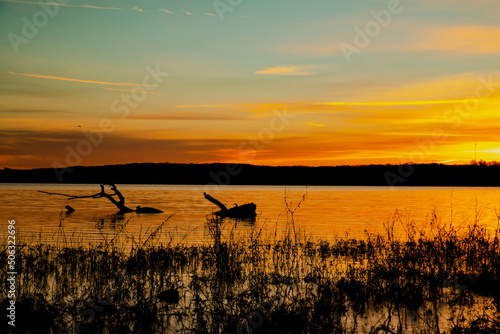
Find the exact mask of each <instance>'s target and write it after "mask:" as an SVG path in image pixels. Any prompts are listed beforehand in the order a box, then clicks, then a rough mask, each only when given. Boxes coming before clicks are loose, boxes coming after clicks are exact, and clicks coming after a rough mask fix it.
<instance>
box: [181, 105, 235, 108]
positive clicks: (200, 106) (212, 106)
mask: <svg viewBox="0 0 500 334" xmlns="http://www.w3.org/2000/svg"><path fill="white" fill-rule="evenodd" d="M176 107H177V108H227V107H231V106H230V105H228V104H180V105H176Z"/></svg>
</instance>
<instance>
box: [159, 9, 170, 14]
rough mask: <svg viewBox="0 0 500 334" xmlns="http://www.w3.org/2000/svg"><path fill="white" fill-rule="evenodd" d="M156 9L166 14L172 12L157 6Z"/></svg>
mask: <svg viewBox="0 0 500 334" xmlns="http://www.w3.org/2000/svg"><path fill="white" fill-rule="evenodd" d="M158 11H159V12H164V13H167V14H173V13H172V12H171V11H169V10H168V9H163V8H158Z"/></svg>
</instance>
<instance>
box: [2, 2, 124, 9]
mask: <svg viewBox="0 0 500 334" xmlns="http://www.w3.org/2000/svg"><path fill="white" fill-rule="evenodd" d="M0 1H1V2H12V3H23V4H28V5H38V6H39V5H40V4H43V5H45V6H60V7H75V8H91V9H109V10H124V9H122V8H116V7H99V6H91V5H68V4H64V3H59V2H47V3H42V2H32V1H17V0H0Z"/></svg>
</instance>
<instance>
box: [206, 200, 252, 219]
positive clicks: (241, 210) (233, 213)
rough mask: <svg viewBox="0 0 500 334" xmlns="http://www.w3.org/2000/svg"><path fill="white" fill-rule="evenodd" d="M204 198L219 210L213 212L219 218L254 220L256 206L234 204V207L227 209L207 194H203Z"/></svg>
mask: <svg viewBox="0 0 500 334" xmlns="http://www.w3.org/2000/svg"><path fill="white" fill-rule="evenodd" d="M203 194H204V195H205V198H206V199H207V200H209V201H210V202H212V203H214V204H215V205H217V206H218V207H219V208H220V210H219V211H216V212H214V213H213V214H214V215H216V216H219V217H221V218H241V219H252V220H253V219H255V217H256V216H257V213H256V212H255V211H256V209H257V205H255V204H254V203H247V204H243V205H238V204H236V205H235V206H234V207H232V208H230V209H228V208H227V207H226V206H225V205H224V204H222V203H221V202H220V201H218V200H217V199H215V198H213V197H212V196H210V195H209V194H207V193H203Z"/></svg>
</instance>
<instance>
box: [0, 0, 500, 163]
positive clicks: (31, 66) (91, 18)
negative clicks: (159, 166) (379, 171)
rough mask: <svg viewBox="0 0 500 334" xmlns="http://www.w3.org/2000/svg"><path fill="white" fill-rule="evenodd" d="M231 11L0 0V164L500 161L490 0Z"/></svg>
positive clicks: (495, 22)
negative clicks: (393, 7)
mask: <svg viewBox="0 0 500 334" xmlns="http://www.w3.org/2000/svg"><path fill="white" fill-rule="evenodd" d="M231 8H232V9H231V10H226V11H222V12H221V10H220V9H217V8H216V7H214V5H213V4H212V2H210V1H209V2H203V3H202V2H199V1H191V0H190V1H183V2H175V1H167V2H164V1H163V2H160V1H149V0H148V1H146V2H143V3H142V2H141V3H140V4H138V3H135V2H130V1H126V2H123V1H117V0H109V1H105V2H102V1H101V2H96V1H92V0H79V1H77V2H71V3H63V2H60V3H59V2H53V3H49V2H47V3H46V5H45V6H42V5H40V4H39V3H38V2H32V1H15V0H0V20H1V21H2V25H1V26H0V30H1V35H2V36H3V38H2V39H1V41H0V59H2V62H1V63H0V87H1V89H0V101H2V102H1V104H0V119H1V121H0V167H8V168H34V167H53V166H54V163H56V164H59V165H62V166H67V165H72V164H81V165H102V164H118V163H131V162H185V163H190V162H197V163H204V162H239V163H251V164H266V165H311V166H318V165H342V164H372V163H373V164H386V163H401V162H409V161H413V162H419V163H420V162H421V163H431V162H440V163H450V164H455V163H469V162H470V161H471V160H473V159H474V157H475V154H476V153H477V158H478V159H483V160H486V161H492V160H497V161H500V141H499V139H498V133H499V127H500V113H499V111H500V3H499V2H498V1H497V0H479V1H475V2H471V1H466V0H458V1H438V2H436V1H430V0H424V1H420V2H412V1H401V4H400V7H398V8H399V9H400V11H398V12H397V13H396V12H395V13H393V14H392V15H391V17H390V19H388V21H387V22H385V23H387V24H385V23H384V24H380V23H377V22H378V21H377V20H376V17H378V16H377V15H378V14H377V13H382V11H384V10H388V9H387V8H388V1H378V0H376V1H375V0H373V1H366V2H362V3H359V2H334V1H331V2H330V1H327V2H322V1H307V2H304V1H299V0H292V1H284V0H279V1H272V2H270V1H261V0H259V1H243V2H242V3H241V4H240V5H237V6H231ZM373 13H375V14H373ZM45 18H46V19H45ZM380 20H382V19H380ZM26 22H28V23H26ZM370 22H371V23H370ZM373 22H374V23H373ZM380 22H382V21H380ZM370 24H371V25H370ZM377 24H378V28H377V26H376V25H377ZM367 27H368V28H367ZM370 27H372V28H370ZM373 27H375V28H377V29H376V30H375V28H373ZM366 29H374V30H373V31H370V30H368V31H367V30H366ZM359 32H361V33H359ZM359 34H361V35H359ZM358 35H359V36H358ZM342 43H344V45H350V46H351V47H352V49H351V51H352V50H355V51H352V52H351V54H349V55H347V56H346V53H345V50H344V51H343V49H342V47H341V45H342ZM82 142H88V143H90V145H91V147H90V148H88V150H87V151H85V150H84V146H85V145H84V144H82ZM475 144H477V151H476V146H475ZM242 147H245V149H242ZM79 150H80V151H81V152H80V151H79ZM69 152H80V153H79V159H76V158H75V157H70V158H68V155H69ZM250 153H251V154H250ZM70 155H71V154H70Z"/></svg>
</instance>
